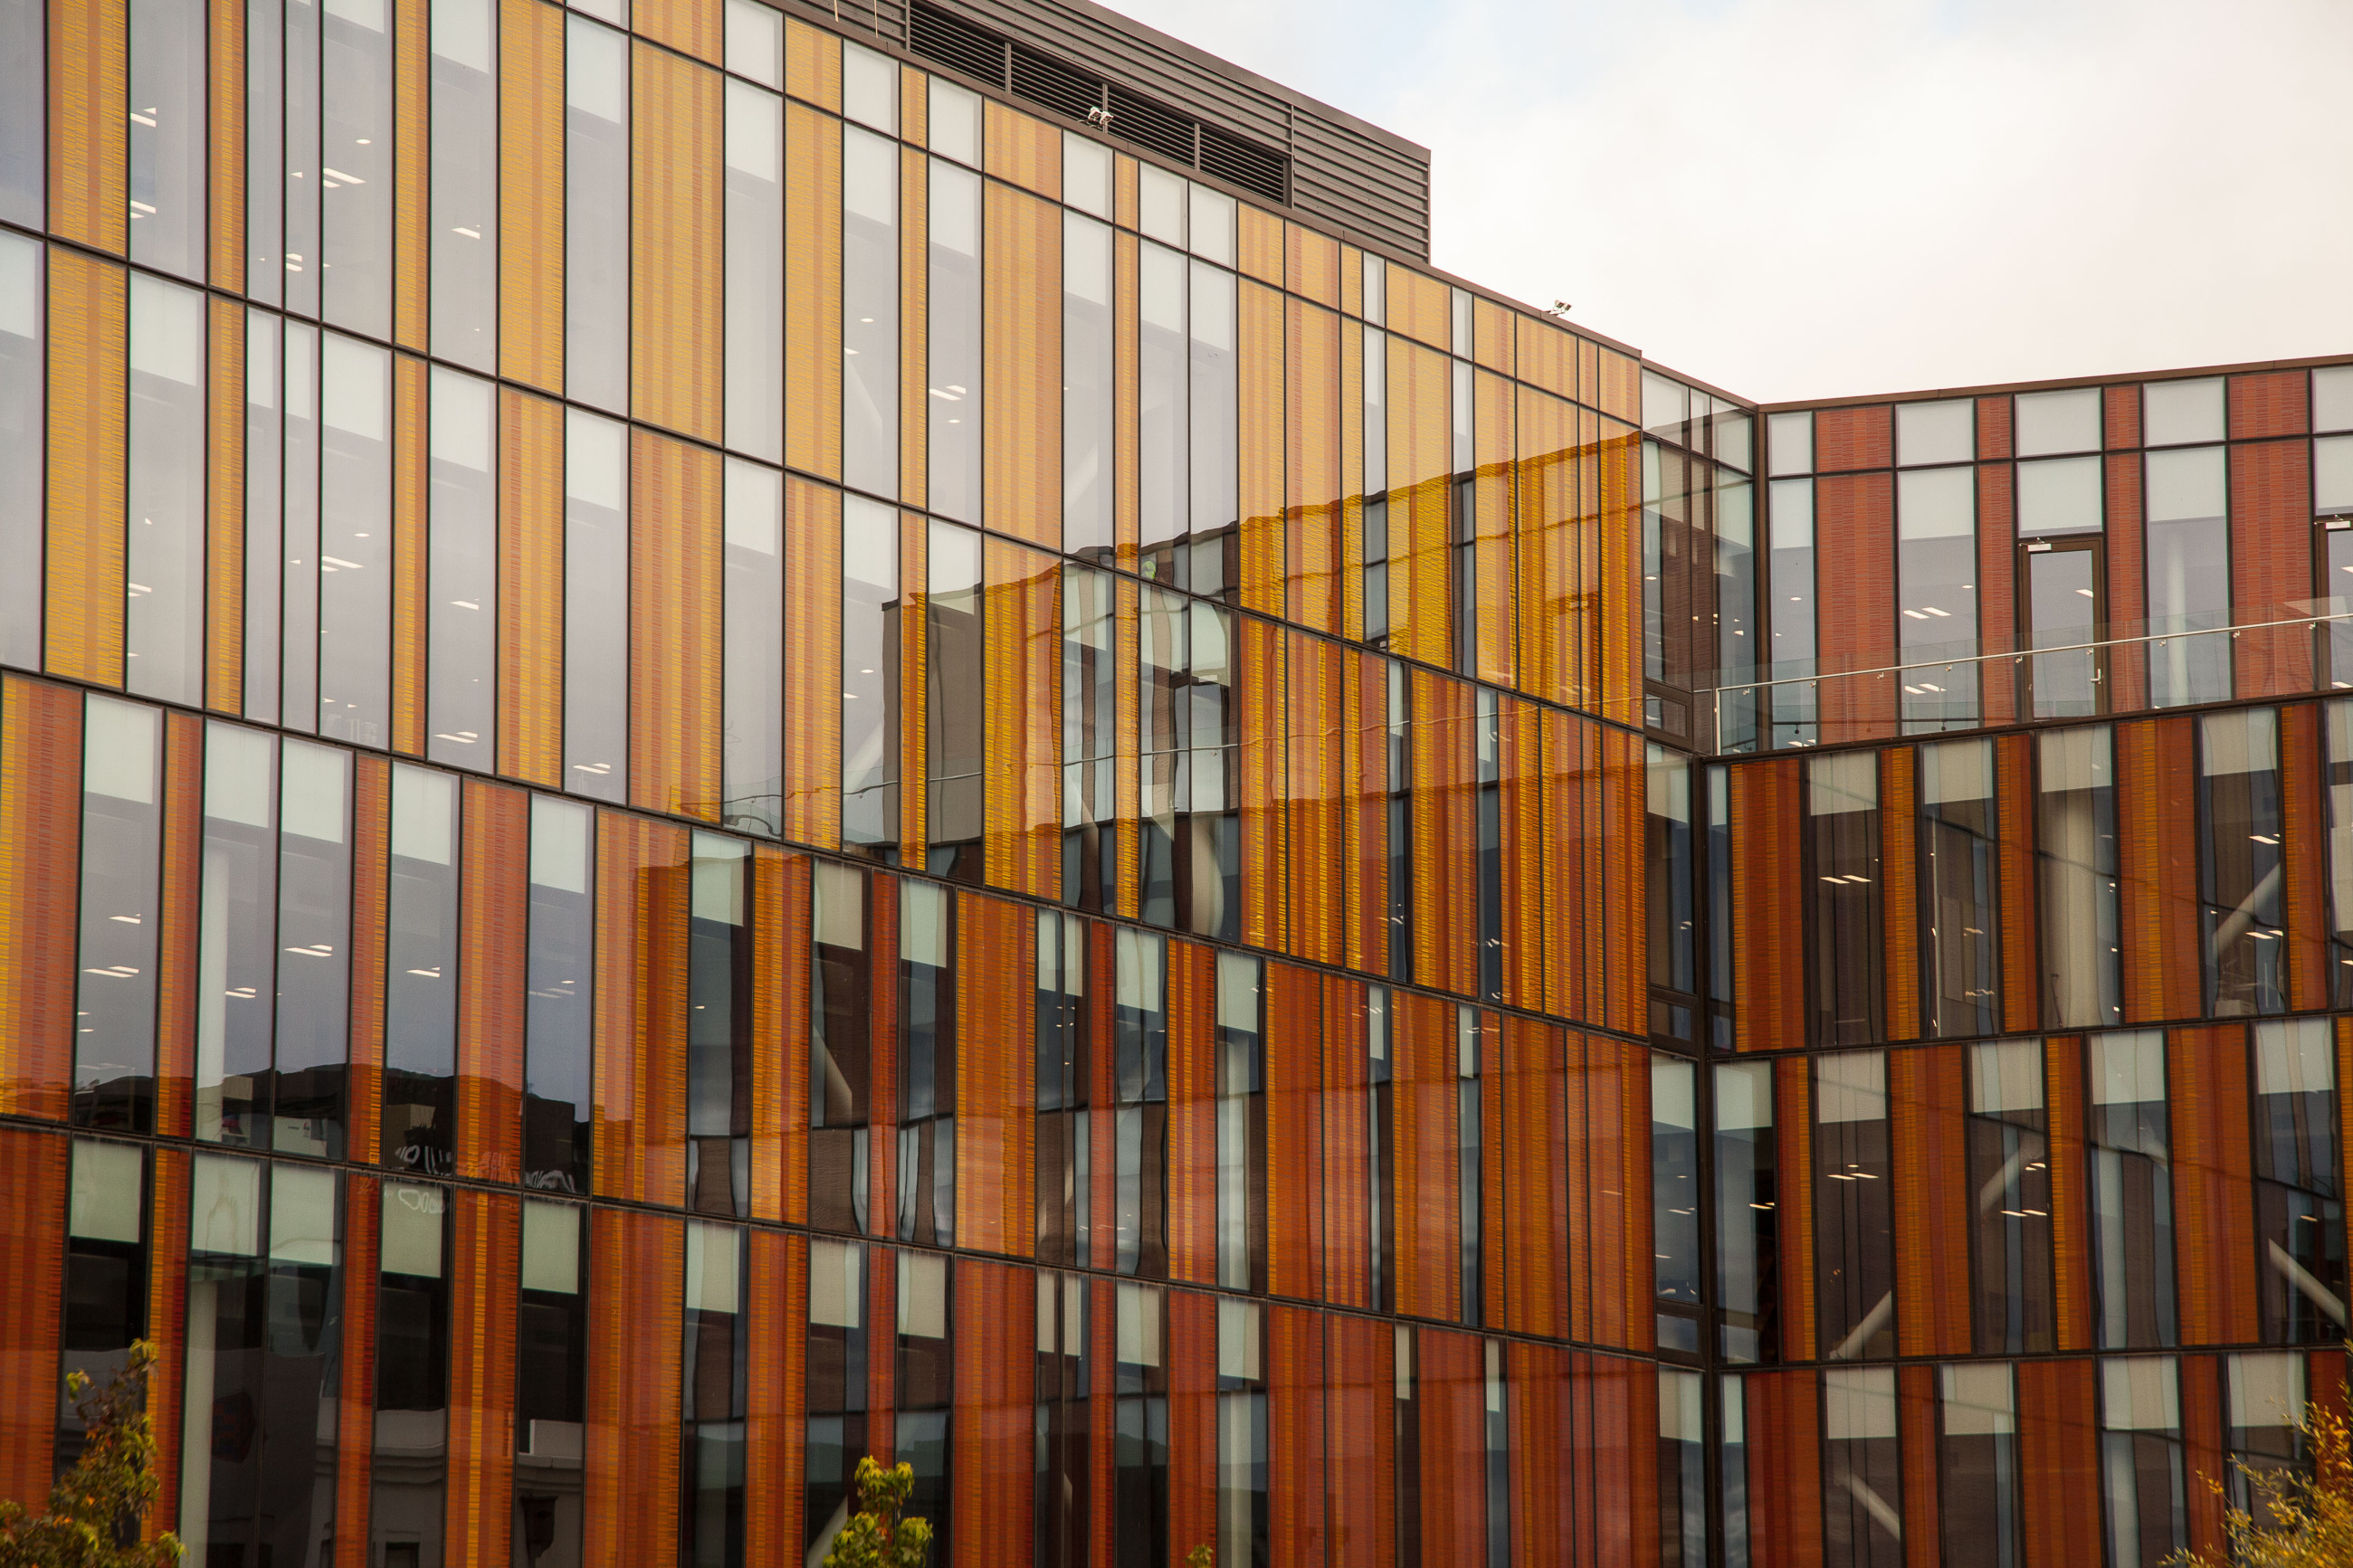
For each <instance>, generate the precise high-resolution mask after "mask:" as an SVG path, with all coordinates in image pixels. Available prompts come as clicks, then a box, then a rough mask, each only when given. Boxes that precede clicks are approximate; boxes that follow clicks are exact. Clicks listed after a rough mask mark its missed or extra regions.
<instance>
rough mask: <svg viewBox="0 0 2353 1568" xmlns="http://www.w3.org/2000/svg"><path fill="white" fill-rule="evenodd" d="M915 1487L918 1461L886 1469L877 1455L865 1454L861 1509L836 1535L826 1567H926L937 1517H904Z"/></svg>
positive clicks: (860, 1481)
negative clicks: (910, 1495) (933, 1521)
mask: <svg viewBox="0 0 2353 1568" xmlns="http://www.w3.org/2000/svg"><path fill="white" fill-rule="evenodd" d="M914 1489H915V1467H914V1466H913V1465H894V1466H892V1468H890V1469H887V1470H886V1469H884V1468H882V1467H881V1466H880V1465H878V1464H876V1463H875V1462H874V1461H873V1459H872V1458H861V1459H860V1460H859V1461H858V1503H859V1510H858V1511H857V1512H856V1513H855V1514H852V1515H851V1516H850V1519H849V1523H847V1524H845V1525H843V1526H842V1527H841V1533H840V1534H839V1535H837V1536H835V1537H834V1538H833V1549H832V1550H831V1551H829V1552H827V1553H826V1554H825V1568H923V1563H924V1560H925V1559H926V1558H928V1557H930V1556H931V1554H932V1526H931V1521H929V1520H926V1519H922V1518H916V1519H903V1518H902V1517H901V1515H902V1513H904V1512H905V1510H906V1507H907V1497H908V1494H909V1493H911V1492H913V1490H914Z"/></svg>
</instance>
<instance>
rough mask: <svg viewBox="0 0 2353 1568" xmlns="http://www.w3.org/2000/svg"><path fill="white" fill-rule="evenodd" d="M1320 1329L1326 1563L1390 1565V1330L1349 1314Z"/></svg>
mask: <svg viewBox="0 0 2353 1568" xmlns="http://www.w3.org/2000/svg"><path fill="white" fill-rule="evenodd" d="M1324 1329H1325V1335H1326V1347H1325V1348H1326V1356H1327V1361H1326V1367H1327V1370H1326V1373H1325V1385H1324V1422H1325V1426H1326V1429H1327V1430H1328V1431H1329V1433H1330V1434H1331V1437H1330V1442H1331V1450H1330V1453H1329V1455H1328V1456H1327V1465H1326V1468H1325V1470H1324V1475H1325V1478H1326V1479H1325V1486H1326V1492H1325V1501H1324V1518H1325V1519H1326V1520H1327V1521H1329V1528H1330V1531H1331V1539H1332V1559H1331V1560H1332V1561H1333V1562H1334V1563H1346V1564H1348V1565H1349V1568H1390V1565H1391V1564H1393V1563H1395V1562H1396V1561H1397V1523H1396V1521H1397V1511H1396V1510H1397V1443H1396V1433H1397V1418H1396V1408H1397V1373H1396V1370H1395V1368H1396V1357H1397V1350H1396V1341H1395V1338H1394V1333H1393V1331H1392V1329H1391V1327H1390V1325H1389V1324H1388V1323H1385V1322H1383V1321H1380V1320H1378V1319H1377V1318H1364V1317H1358V1316H1356V1315H1354V1314H1335V1315H1334V1316H1332V1317H1331V1318H1329V1319H1327V1320H1326V1321H1325V1324H1324ZM1170 1545H1171V1547H1172V1548H1174V1547H1175V1545H1176V1542H1170ZM1170 1555H1171V1556H1172V1557H1173V1556H1175V1555H1176V1553H1175V1552H1174V1551H1173V1550H1172V1552H1171V1553H1170Z"/></svg>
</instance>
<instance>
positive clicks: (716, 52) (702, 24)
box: [629, 0, 725, 66]
mask: <svg viewBox="0 0 2353 1568" xmlns="http://www.w3.org/2000/svg"><path fill="white" fill-rule="evenodd" d="M629 20H630V22H631V23H632V24H633V25H634V26H636V28H637V30H638V36H639V37H648V38H651V39H652V40H653V41H654V42H656V43H658V44H660V45H663V46H664V47H668V48H672V49H676V50H678V51H679V52H680V53H681V54H689V55H692V56H693V57H694V58H696V59H699V60H701V61H702V62H703V63H704V64H705V65H712V66H715V65H720V64H723V63H724V62H723V60H722V58H721V55H722V51H723V37H724V33H725V18H724V16H723V7H722V5H720V3H719V0H637V4H636V5H635V6H634V7H633V9H632V10H631V12H630V16H629Z"/></svg>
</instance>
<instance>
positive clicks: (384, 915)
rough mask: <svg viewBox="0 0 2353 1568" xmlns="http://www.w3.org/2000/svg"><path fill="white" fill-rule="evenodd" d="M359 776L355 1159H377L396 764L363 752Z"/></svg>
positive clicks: (355, 816) (355, 819)
mask: <svg viewBox="0 0 2353 1568" xmlns="http://www.w3.org/2000/svg"><path fill="white" fill-rule="evenodd" d="M353 762H354V763H355V764H356V765H355V766H354V768H353V780H352V784H353V788H352V1003H351V1006H352V1011H351V1047H350V1048H351V1158H353V1159H354V1160H358V1161H363V1162H364V1163H368V1164H371V1165H373V1164H375V1163H377V1160H378V1158H379V1154H380V1151H379V1150H378V1148H377V1142H378V1135H379V1131H380V1129H381V1127H382V1125H383V1116H384V1007H385V952H386V947H387V942H386V936H387V932H386V922H387V919H388V916H389V912H390V911H389V895H390V889H391V886H392V764H391V763H388V762H386V761H385V759H384V758H383V757H380V756H370V755H368V754H367V753H366V752H361V753H359V754H358V755H357V756H356V757H354V758H353Z"/></svg>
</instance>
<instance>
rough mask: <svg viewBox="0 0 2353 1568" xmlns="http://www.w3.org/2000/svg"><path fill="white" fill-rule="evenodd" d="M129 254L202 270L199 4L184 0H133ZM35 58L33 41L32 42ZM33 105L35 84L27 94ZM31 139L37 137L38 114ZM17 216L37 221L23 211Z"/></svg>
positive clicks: (184, 273) (188, 274) (168, 268)
mask: <svg viewBox="0 0 2353 1568" xmlns="http://www.w3.org/2000/svg"><path fill="white" fill-rule="evenodd" d="M129 36H130V42H131V47H130V56H131V59H130V75H131V79H130V84H129V85H130V91H131V115H130V119H131V127H130V130H131V136H130V148H129V152H130V163H131V168H130V186H131V258H132V260H133V261H136V262H138V263H139V264H140V265H142V266H143V267H153V268H159V269H160V270H162V271H165V272H176V273H178V274H179V275H180V276H181V277H183V278H198V279H201V278H202V277H203V276H204V272H205V218H206V212H205V206H206V202H205V195H206V192H205V153H206V146H207V143H208V142H209V136H208V130H209V128H208V127H207V126H206V122H205V75H206V47H205V46H206V37H205V11H204V8H203V7H202V6H201V5H195V4H192V3H191V0H132V3H131V16H130V35H129ZM33 58H35V59H36V60H37V59H38V58H40V57H39V47H38V45H37V44H36V45H35V46H34V57H33ZM30 96H31V97H32V99H33V101H34V103H35V105H36V106H37V105H38V104H39V102H40V98H39V91H38V89H35V90H34V92H33V93H32V94H31V95H30ZM35 112H36V113H37V112H38V109H37V107H36V109H35ZM33 130H34V134H33V141H32V145H33V146H35V147H38V146H39V145H40V140H41V139H40V134H39V131H38V121H35V122H34V128H33ZM24 221H25V222H26V224H28V225H29V226H32V227H36V228H37V227H39V226H40V224H39V223H37V221H35V220H34V219H33V218H32V217H31V216H29V215H28V216H26V217H25V219H24Z"/></svg>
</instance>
